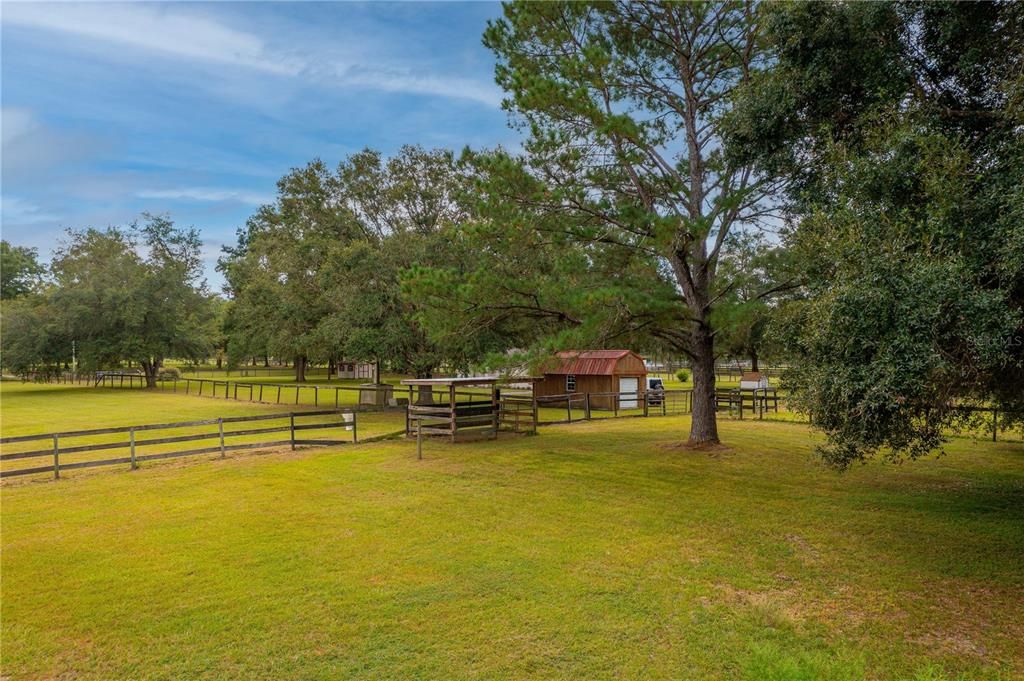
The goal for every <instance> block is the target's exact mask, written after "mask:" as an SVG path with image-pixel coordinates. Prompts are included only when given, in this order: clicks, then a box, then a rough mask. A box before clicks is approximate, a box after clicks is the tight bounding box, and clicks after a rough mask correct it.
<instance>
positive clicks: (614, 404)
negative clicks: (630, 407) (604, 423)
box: [612, 393, 621, 416]
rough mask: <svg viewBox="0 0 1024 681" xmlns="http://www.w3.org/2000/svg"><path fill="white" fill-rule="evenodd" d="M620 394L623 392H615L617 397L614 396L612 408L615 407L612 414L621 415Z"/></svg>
mask: <svg viewBox="0 0 1024 681" xmlns="http://www.w3.org/2000/svg"><path fill="white" fill-rule="evenodd" d="M620 394H621V393H615V397H613V398H612V409H613V412H612V416H618V415H619V395H620Z"/></svg>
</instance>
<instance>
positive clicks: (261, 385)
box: [259, 383, 263, 402]
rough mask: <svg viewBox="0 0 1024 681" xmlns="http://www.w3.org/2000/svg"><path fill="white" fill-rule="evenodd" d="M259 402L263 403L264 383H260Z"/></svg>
mask: <svg viewBox="0 0 1024 681" xmlns="http://www.w3.org/2000/svg"><path fill="white" fill-rule="evenodd" d="M259 401H260V402H262V401H263V384H262V383H260V400H259Z"/></svg>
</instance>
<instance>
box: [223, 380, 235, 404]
mask: <svg viewBox="0 0 1024 681" xmlns="http://www.w3.org/2000/svg"><path fill="white" fill-rule="evenodd" d="M230 394H231V382H230V381H224V399H225V400H226V399H228V395H230ZM235 397H238V384H237V383H236V384H235Z"/></svg>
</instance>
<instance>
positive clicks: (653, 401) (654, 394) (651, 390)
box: [647, 376, 665, 407]
mask: <svg viewBox="0 0 1024 681" xmlns="http://www.w3.org/2000/svg"><path fill="white" fill-rule="evenodd" d="M664 396H665V383H664V381H662V380H661V379H660V378H658V377H656V376H648V377H647V404H649V405H651V406H652V407H656V406H659V405H661V401H662V399H664Z"/></svg>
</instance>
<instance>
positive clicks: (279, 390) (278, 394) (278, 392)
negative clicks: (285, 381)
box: [277, 385, 281, 404]
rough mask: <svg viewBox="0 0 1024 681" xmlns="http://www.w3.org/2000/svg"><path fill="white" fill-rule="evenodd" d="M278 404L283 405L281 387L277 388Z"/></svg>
mask: <svg viewBox="0 0 1024 681" xmlns="http://www.w3.org/2000/svg"><path fill="white" fill-rule="evenodd" d="M277 403H278V404H281V386H280V385H278V386H277Z"/></svg>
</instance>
